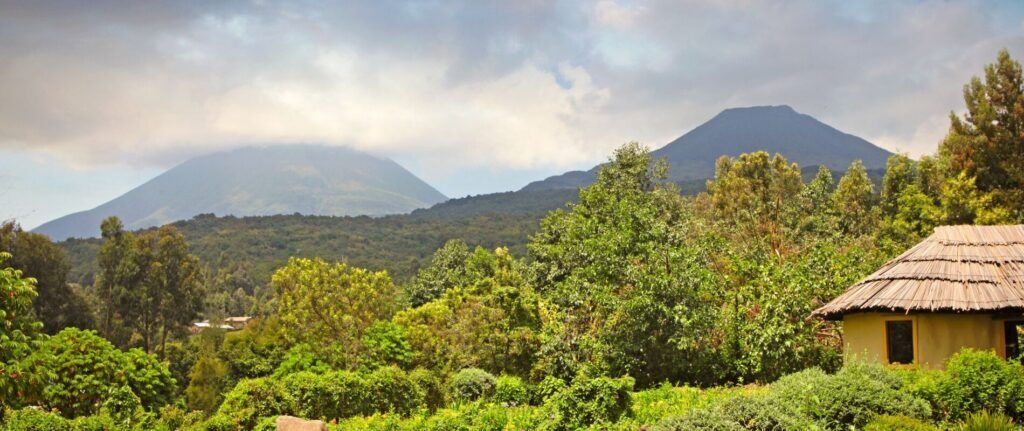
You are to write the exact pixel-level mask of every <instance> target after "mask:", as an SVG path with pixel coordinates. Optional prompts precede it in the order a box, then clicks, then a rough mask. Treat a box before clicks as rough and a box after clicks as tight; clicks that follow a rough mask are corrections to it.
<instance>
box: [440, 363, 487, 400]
mask: <svg viewBox="0 0 1024 431" xmlns="http://www.w3.org/2000/svg"><path fill="white" fill-rule="evenodd" d="M496 384H497V380H495V378H494V376H492V375H491V373H488V372H486V371H484V370H481V369H479V368H466V369H463V370H461V371H459V372H458V373H455V376H453V377H452V382H451V385H450V386H451V392H450V393H451V397H452V398H453V399H454V400H456V401H473V400H478V399H481V398H488V397H490V396H491V394H493V393H494V386H495V385H496Z"/></svg>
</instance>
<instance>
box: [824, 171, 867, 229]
mask: <svg viewBox="0 0 1024 431" xmlns="http://www.w3.org/2000/svg"><path fill="white" fill-rule="evenodd" d="M874 191H875V186H874V184H872V183H871V179H870V178H868V172H867V170H865V169H864V164H863V163H861V162H860V160H854V161H853V163H852V164H850V168H849V169H847V170H846V174H845V175H843V178H841V179H840V180H839V186H838V187H836V191H835V193H833V194H832V200H833V202H834V203H835V206H836V211H838V212H839V214H841V215H842V216H841V217H840V226H841V227H842V229H843V231H844V232H846V233H849V234H853V235H861V234H865V233H868V232H869V231H871V229H872V227H873V226H874V221H875V219H876V214H875V212H874V204H875V196H874Z"/></svg>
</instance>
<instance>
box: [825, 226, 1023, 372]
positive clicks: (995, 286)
mask: <svg viewBox="0 0 1024 431" xmlns="http://www.w3.org/2000/svg"><path fill="white" fill-rule="evenodd" d="M814 314H815V315H817V316H821V317H824V318H826V319H830V320H842V321H843V341H844V345H845V353H847V354H853V355H857V356H859V357H861V358H865V359H867V360H871V361H879V362H885V363H898V364H919V365H922V366H925V367H933V368H938V367H942V366H943V364H944V363H945V361H946V359H947V358H949V357H950V356H951V355H952V354H954V353H956V352H957V351H959V350H960V349H961V348H964V347H971V348H975V349H983V350H994V351H995V352H997V353H998V354H1000V355H1002V356H1003V357H1017V356H1019V355H1020V353H1021V348H1020V347H1019V345H1018V343H1019V340H1020V338H1022V336H1021V334H1022V333H1024V225H1013V226H943V227H939V228H936V229H935V233H933V234H932V235H931V236H929V237H928V238H927V239H925V240H924V241H922V242H921V243H920V244H917V245H915V246H914V247H912V248H911V249H909V250H907V251H906V252H904V253H903V254H902V255H900V256H899V257H897V258H895V259H893V260H891V261H889V262H888V263H886V264H885V265H883V266H882V268H880V269H879V270H878V271H876V272H875V273H874V274H871V275H869V276H868V277H867V278H864V279H863V280H861V281H859V282H857V283H856V284H854V285H853V286H851V287H850V288H849V289H848V290H847V291H846V292H845V293H843V294H842V295H840V296H839V297H838V298H836V299H834V300H832V301H831V302H829V303H828V304H826V305H825V306H823V307H821V308H819V309H818V310H815V312H814Z"/></svg>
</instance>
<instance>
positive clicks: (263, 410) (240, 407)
mask: <svg viewBox="0 0 1024 431" xmlns="http://www.w3.org/2000/svg"><path fill="white" fill-rule="evenodd" d="M294 410H295V400H294V399H293V398H292V397H291V394H289V393H288V391H287V389H286V388H285V386H284V384H283V383H282V382H281V381H280V380H276V379H268V378H258V379H246V380H242V381H240V382H238V384H237V385H235V387H234V388H233V389H231V391H230V392H228V393H227V394H226V395H225V396H224V403H223V404H221V406H220V409H218V410H217V414H216V416H219V417H223V418H226V419H228V421H229V422H230V423H231V424H233V425H234V426H236V427H237V428H240V429H252V428H253V427H254V426H256V424H257V422H258V421H259V420H260V418H263V417H266V416H275V415H290V414H294V413H293V412H294ZM214 425H216V426H220V424H219V423H215V424H214Z"/></svg>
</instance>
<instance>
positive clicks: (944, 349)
mask: <svg viewBox="0 0 1024 431" xmlns="http://www.w3.org/2000/svg"><path fill="white" fill-rule="evenodd" d="M889 320H910V321H913V322H914V358H915V360H916V361H917V363H918V364H920V365H922V366H924V367H927V368H942V367H943V366H944V364H945V362H946V360H947V359H949V357H950V356H952V355H953V354H954V353H956V352H958V351H960V349H962V348H964V347H971V348H974V349H979V350H994V351H996V352H997V353H998V354H999V355H1000V356H1004V355H1005V351H1004V346H1003V339H1002V337H1003V333H1002V331H1003V322H1002V320H998V319H994V318H993V317H992V315H989V314H955V313H920V314H910V315H907V314H902V313H854V314H848V315H846V316H844V317H843V341H844V345H845V346H844V353H845V354H846V355H847V356H854V357H856V358H858V359H861V360H866V361H870V362H885V361H886V360H887V359H888V355H887V352H886V334H885V322H886V321H889Z"/></svg>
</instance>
